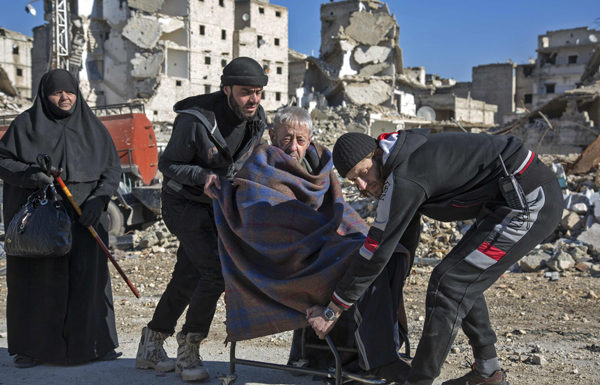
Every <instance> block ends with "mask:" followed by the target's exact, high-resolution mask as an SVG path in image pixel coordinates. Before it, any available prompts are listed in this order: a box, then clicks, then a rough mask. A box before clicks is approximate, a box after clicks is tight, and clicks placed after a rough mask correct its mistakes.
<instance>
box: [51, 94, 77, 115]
mask: <svg viewBox="0 0 600 385" xmlns="http://www.w3.org/2000/svg"><path fill="white" fill-rule="evenodd" d="M48 100H49V101H50V103H52V104H54V105H55V106H57V107H58V108H60V109H61V110H64V111H69V110H70V109H71V107H73V104H75V101H76V100H77V95H75V94H74V93H72V92H70V91H54V92H53V93H51V94H50V95H48Z"/></svg>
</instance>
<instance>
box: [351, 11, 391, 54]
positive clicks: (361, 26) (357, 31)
mask: <svg viewBox="0 0 600 385" xmlns="http://www.w3.org/2000/svg"><path fill="white" fill-rule="evenodd" d="M395 25H396V20H394V18H393V17H391V16H389V15H386V14H383V13H378V14H372V13H367V12H354V13H353V14H352V16H350V25H349V26H348V27H346V29H345V30H344V32H345V33H346V35H348V36H350V37H351V38H352V39H354V40H356V41H357V42H359V43H362V44H365V45H369V46H371V45H377V44H378V43H379V42H380V41H381V40H383V39H384V38H385V36H386V35H387V34H388V32H389V31H390V29H392V27H394V26H395Z"/></svg>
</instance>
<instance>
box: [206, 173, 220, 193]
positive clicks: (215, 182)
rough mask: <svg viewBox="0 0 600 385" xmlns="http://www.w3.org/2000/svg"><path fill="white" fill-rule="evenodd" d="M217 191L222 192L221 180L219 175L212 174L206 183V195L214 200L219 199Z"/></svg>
mask: <svg viewBox="0 0 600 385" xmlns="http://www.w3.org/2000/svg"><path fill="white" fill-rule="evenodd" d="M213 187H214V188H213ZM217 190H221V180H220V179H219V176H218V175H217V174H215V173H214V172H211V173H210V174H208V176H207V177H206V180H205V181H204V193H205V194H206V195H208V196H209V197H211V198H212V199H217V198H218V195H217Z"/></svg>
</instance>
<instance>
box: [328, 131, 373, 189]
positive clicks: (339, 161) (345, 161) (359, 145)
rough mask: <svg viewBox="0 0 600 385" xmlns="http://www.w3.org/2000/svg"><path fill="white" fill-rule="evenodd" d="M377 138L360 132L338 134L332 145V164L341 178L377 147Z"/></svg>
mask: <svg viewBox="0 0 600 385" xmlns="http://www.w3.org/2000/svg"><path fill="white" fill-rule="evenodd" d="M377 146H378V145H377V140H376V139H375V138H372V137H370V136H369V135H365V134H361V133H360V132H349V133H347V134H344V135H342V136H340V138H339V139H338V140H337V142H335V146H333V154H332V155H333V165H334V166H335V168H337V170H338V172H339V173H340V175H341V176H342V178H345V177H346V174H348V172H349V171H350V170H352V168H353V167H354V166H356V165H357V164H358V163H359V162H360V161H361V160H363V159H365V158H366V157H367V155H369V154H370V153H372V152H373V151H375V150H376V149H377Z"/></svg>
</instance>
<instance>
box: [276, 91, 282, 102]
mask: <svg viewBox="0 0 600 385" xmlns="http://www.w3.org/2000/svg"><path fill="white" fill-rule="evenodd" d="M275 100H277V101H280V100H281V92H275Z"/></svg>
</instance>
